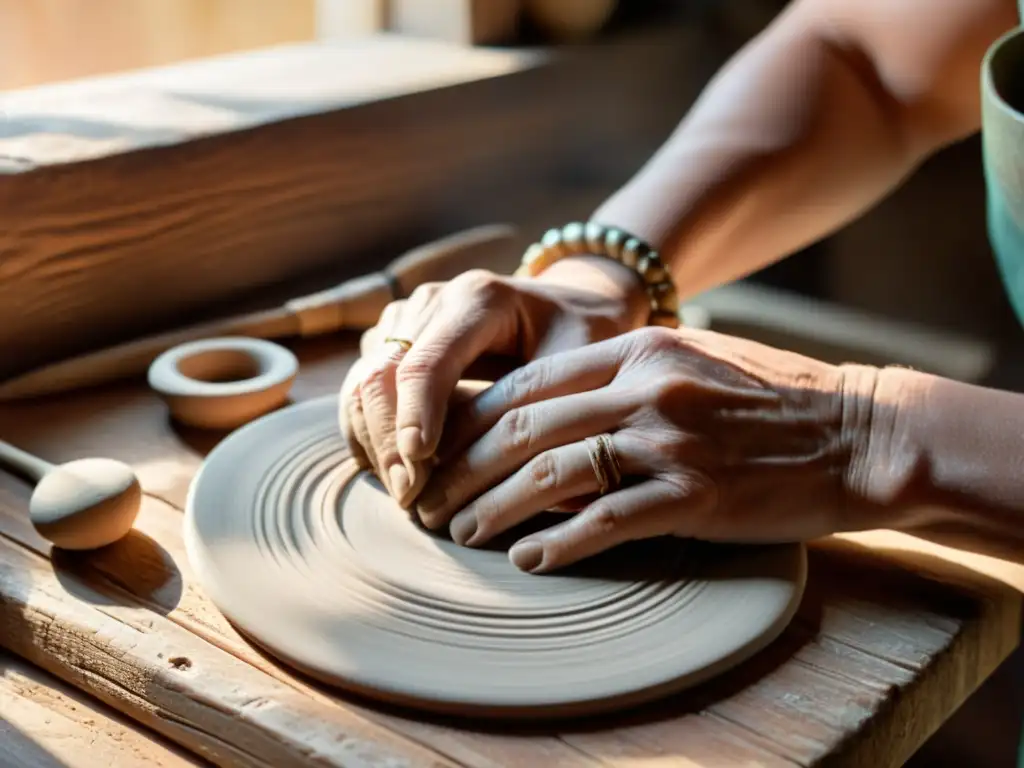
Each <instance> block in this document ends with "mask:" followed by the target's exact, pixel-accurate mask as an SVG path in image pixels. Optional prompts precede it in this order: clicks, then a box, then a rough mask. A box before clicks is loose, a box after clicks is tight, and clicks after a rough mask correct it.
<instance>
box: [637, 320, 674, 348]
mask: <svg viewBox="0 0 1024 768" xmlns="http://www.w3.org/2000/svg"><path fill="white" fill-rule="evenodd" d="M635 333H636V334H637V339H638V341H639V342H640V343H642V344H643V345H644V346H645V347H647V348H648V349H652V350H655V351H659V352H661V351H665V350H669V349H675V348H676V347H678V346H679V334H677V333H676V332H675V331H674V330H673V329H671V328H665V327H663V326H660V325H650V326H645V327H643V328H638V329H637V330H636V331H635Z"/></svg>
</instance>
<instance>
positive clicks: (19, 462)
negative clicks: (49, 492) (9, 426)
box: [0, 440, 53, 482]
mask: <svg viewBox="0 0 1024 768" xmlns="http://www.w3.org/2000/svg"><path fill="white" fill-rule="evenodd" d="M0 464H5V465H6V466H7V468H8V469H11V470H13V471H14V472H17V473H18V474H20V475H24V476H25V477H27V478H29V479H30V480H33V481H34V482H39V481H40V480H42V479H43V475H45V474H46V473H47V472H49V471H50V470H51V469H53V465H52V464H50V463H49V462H48V461H43V460H42V459H40V458H38V457H36V456H33V455H32V454H31V453H26V452H25V451H23V450H21V449H20V448H15V447H14V446H13V445H11V444H10V443H5V442H4V441H3V440H0Z"/></svg>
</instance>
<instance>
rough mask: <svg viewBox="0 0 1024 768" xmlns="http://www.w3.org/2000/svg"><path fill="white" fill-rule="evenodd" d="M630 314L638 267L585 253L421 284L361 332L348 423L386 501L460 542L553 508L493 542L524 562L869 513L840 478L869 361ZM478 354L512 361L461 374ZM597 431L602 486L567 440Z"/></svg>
mask: <svg viewBox="0 0 1024 768" xmlns="http://www.w3.org/2000/svg"><path fill="white" fill-rule="evenodd" d="M568 262H572V263H568ZM645 317H646V308H645V297H644V295H643V292H642V291H641V290H640V287H639V283H638V282H636V280H635V277H634V276H633V275H632V274H631V273H629V271H628V270H625V269H623V268H621V267H619V266H618V265H614V264H610V263H608V262H603V261H598V260H588V259H573V260H567V261H566V262H560V263H559V264H556V265H555V266H554V267H552V268H551V269H549V270H547V271H546V272H545V273H544V275H542V277H541V278H540V279H532V280H530V279H515V278H505V277H499V276H497V275H494V274H491V273H485V272H470V273H466V274H464V275H462V276H460V277H459V278H457V279H455V280H452V281H451V282H449V283H444V284H431V285H426V286H422V287H421V288H419V289H417V290H416V291H415V292H414V294H413V295H412V296H411V297H410V298H409V299H407V300H403V301H396V302H393V303H392V304H391V305H389V306H388V307H387V309H386V310H385V311H384V313H383V314H382V316H381V319H380V322H379V323H378V325H377V326H376V327H375V328H373V329H371V330H370V331H368V332H367V333H366V334H364V336H363V340H362V349H361V352H362V356H361V358H360V360H359V361H357V363H356V364H355V365H354V366H353V368H352V369H351V371H350V372H349V375H348V377H347V378H346V381H345V383H344V385H343V388H342V397H341V408H342V416H343V418H342V419H341V422H342V424H343V426H344V431H345V436H346V438H347V440H348V443H349V445H350V447H351V448H352V450H353V453H354V454H355V456H356V458H357V460H359V461H360V463H361V464H362V465H363V466H364V467H366V468H368V469H372V470H373V471H374V472H375V473H376V474H377V476H378V477H379V478H380V479H381V482H382V483H383V484H384V485H385V487H386V488H387V489H388V491H389V493H391V495H392V496H393V497H394V498H396V499H397V500H398V501H399V503H400V504H402V505H403V506H404V507H406V508H407V509H412V510H414V511H415V513H416V514H418V515H419V517H420V518H421V520H422V522H423V523H424V524H425V525H426V526H427V527H429V528H431V529H434V530H437V529H442V528H444V527H445V526H448V527H449V529H450V533H451V536H452V538H453V539H454V540H455V541H457V542H458V543H460V544H464V545H467V546H479V545H482V544H485V543H487V542H488V541H489V540H491V539H492V538H493V537H495V536H496V535H498V534H500V533H504V532H505V531H507V530H509V529H511V528H513V527H515V526H516V525H518V524H520V523H524V522H526V521H528V520H529V519H531V518H532V517H534V516H535V515H537V514H539V513H541V512H545V511H556V512H561V513H564V515H565V519H564V520H563V521H561V522H559V523H557V524H555V525H553V526H551V527H550V528H548V529H546V530H542V531H540V532H537V533H533V534H531V535H529V536H526V537H525V538H523V539H521V540H520V541H518V542H517V543H516V544H515V545H514V546H513V547H512V549H511V550H510V553H509V555H510V558H511V559H512V561H513V563H515V565H517V566H518V567H519V568H521V569H523V570H526V571H531V572H545V571H550V570H552V569H557V568H560V567H563V566H566V565H569V564H571V563H574V562H576V561H578V560H581V559H583V558H586V557H589V556H591V555H594V554H597V553H598V552H601V551H603V550H606V549H608V548H610V547H613V546H615V545H617V544H621V543H623V542H625V541H629V540H634V539H640V538H647V537H653V536H659V535H676V536H682V537H693V538H700V539H705V540H714V541H748V542H766V541H787V540H805V539H808V538H813V537H817V536H820V535H824V534H828V533H831V532H834V531H836V530H848V529H850V528H857V527H866V526H869V525H872V524H873V522H874V521H872V520H871V519H870V515H866V514H864V512H865V508H866V507H869V506H870V505H869V504H868V503H867V502H866V500H865V499H864V498H863V497H862V496H863V495H862V494H860V495H859V494H858V493H857V489H858V486H863V485H864V483H865V481H864V478H863V477H861V475H863V472H862V470H861V467H863V466H864V465H865V464H866V463H867V462H865V458H866V456H867V454H868V453H869V450H868V449H869V447H870V444H871V440H870V431H871V429H870V422H871V414H872V411H873V408H872V404H871V392H872V391H873V389H874V385H875V378H876V377H877V371H875V370H874V369H870V368H863V367H849V366H842V367H837V366H832V365H828V364H825V363H821V362H818V361H815V360H811V359H808V358H805V357H802V356H799V355H795V354H792V353H789V352H784V351H780V350H777V349H772V348H769V347H766V346H763V345H760V344H756V343H754V342H750V341H746V340H743V339H737V338H731V337H726V336H722V335H720V334H717V333H712V332H708V331H699V330H690V329H680V330H669V329H665V328H655V327H641V326H640V324H641V323H643V322H644V319H645ZM389 338H399V339H403V338H404V339H409V340H412V341H413V344H412V346H411V348H408V349H405V348H403V346H402V345H400V344H398V343H395V342H389V341H386V340H387V339H389ZM488 356H492V357H493V356H500V357H503V358H505V359H510V360H511V361H512V362H513V363H514V364H515V367H514V368H513V369H512V370H511V372H510V373H508V374H507V375H504V376H500V377H498V378H497V380H496V381H495V382H494V384H493V385H491V386H486V387H477V388H476V390H475V391H474V390H473V389H472V388H470V387H466V386H464V385H460V381H462V380H464V379H465V378H467V372H469V371H471V370H472V368H473V366H474V365H475V364H478V363H479V362H481V361H482V360H483V359H484V358H487V357H488ZM601 433H605V434H609V435H610V436H611V442H612V446H613V449H614V452H615V455H616V457H617V460H618V464H619V467H620V469H621V475H622V483H621V485H620V486H619V487H618V488H612V489H610V490H609V492H608V493H606V494H601V493H599V484H598V476H597V474H596V473H595V470H594V468H593V466H592V464H591V458H590V453H589V450H588V448H587V445H586V443H585V442H584V441H585V440H586V439H587V438H591V437H595V436H597V435H598V434H601Z"/></svg>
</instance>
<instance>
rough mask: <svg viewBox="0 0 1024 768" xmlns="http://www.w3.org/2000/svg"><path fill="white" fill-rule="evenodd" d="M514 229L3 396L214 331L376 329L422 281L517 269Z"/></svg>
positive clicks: (464, 235)
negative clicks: (392, 304) (398, 300)
mask: <svg viewBox="0 0 1024 768" xmlns="http://www.w3.org/2000/svg"><path fill="white" fill-rule="evenodd" d="M514 243H515V229H514V228H513V227H510V226H508V225H504V224H489V225H486V226H481V227H475V228H473V229H469V230H466V231H464V232H459V233H456V234H454V235H451V236H449V237H445V238H442V239H440V240H436V241H434V242H432V243H428V244H427V245H424V246H421V247H419V248H416V249H414V250H412V251H410V252H408V253H406V254H404V255H403V256H400V257H398V258H397V259H395V260H394V261H393V262H391V264H390V265H389V266H388V267H387V268H385V270H384V271H382V272H374V273H373V274H370V275H365V276H363V277H357V278H354V279H352V280H348V281H346V282H344V283H342V284H341V285H338V286H335V287H334V288H330V289H328V290H326V291H320V292H319V293H314V294H312V295H309V296H304V297H302V298H298V299H294V300H292V301H289V302H287V303H285V304H284V305H283V306H281V307H278V308H276V309H271V310H266V311H262V312H255V313H251V314H248V315H241V316H236V317H231V318H226V319H223V320H216V321H214V322H211V323H203V324H201V325H195V326H191V327H189V328H181V329H177V330H174V331H170V332H168V333H162V334H158V335H155V336H147V337H145V338H141V339H134V340H132V341H129V342H126V343H124V344H119V345H117V346H114V347H108V348H106V349H101V350H98V351H96V352H89V353H87V354H85V355H79V356H78V357H73V358H70V359H68V360H62V361H60V362H57V363H53V364H51V365H48V366H44V367H43V368H38V369H36V370H34V371H30V372H29V373H26V374H24V375H22V376H19V377H17V378H15V379H11V380H10V381H6V382H3V383H2V384H0V401H5V400H18V399H23V398H27V397H38V396H39V395H45V394H54V393H57V392H66V391H69V390H73V389H81V388H83V387H87V386H92V385H95V384H100V383H103V382H109V381H114V380H117V379H122V378H128V377H130V376H135V375H138V374H140V373H142V372H143V371H145V370H146V368H147V367H148V366H149V365H150V363H152V361H153V360H154V359H156V357H157V356H158V355H160V354H161V353H163V352H165V351H166V350H168V349H170V348H171V347H173V346H176V345H178V344H182V343H185V342H188V341H195V340H198V339H206V338H211V337H214V336H253V337H257V338H263V339H276V338H283V337H287V336H294V335H295V334H300V335H302V336H312V335H316V334H320V333H329V332H332V331H337V330H340V329H342V328H348V329H353V330H359V329H364V328H370V327H372V326H373V325H374V324H375V323H376V322H377V319H378V318H379V317H380V313H381V311H382V310H383V309H384V307H385V306H387V304H388V303H389V302H390V301H393V300H394V299H395V298H396V294H399V295H408V294H409V293H411V292H412V290H413V289H414V288H415V287H416V286H417V285H420V284H422V283H423V282H428V281H433V280H442V281H443V280H450V279H451V278H453V277H455V276H456V275H458V274H461V273H462V272H465V271H466V270H468V269H474V268H483V269H490V270H492V271H495V272H499V273H503V274H511V273H512V272H513V271H514V270H515V268H516V266H517V265H518V258H519V254H518V253H517V252H516V251H514V250H513V248H512V246H513V245H514Z"/></svg>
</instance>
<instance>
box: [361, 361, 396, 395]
mask: <svg viewBox="0 0 1024 768" xmlns="http://www.w3.org/2000/svg"><path fill="white" fill-rule="evenodd" d="M393 368H394V363H392V362H391V361H390V360H377V361H375V362H373V363H372V364H369V365H367V366H366V370H365V372H364V373H363V380H362V382H361V385H360V390H361V391H362V392H364V393H366V392H372V391H373V390H375V389H378V388H380V387H381V385H383V384H384V382H385V380H386V379H387V377H388V376H389V375H390V373H391V371H392V369H393Z"/></svg>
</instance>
